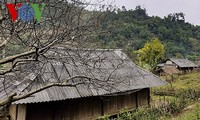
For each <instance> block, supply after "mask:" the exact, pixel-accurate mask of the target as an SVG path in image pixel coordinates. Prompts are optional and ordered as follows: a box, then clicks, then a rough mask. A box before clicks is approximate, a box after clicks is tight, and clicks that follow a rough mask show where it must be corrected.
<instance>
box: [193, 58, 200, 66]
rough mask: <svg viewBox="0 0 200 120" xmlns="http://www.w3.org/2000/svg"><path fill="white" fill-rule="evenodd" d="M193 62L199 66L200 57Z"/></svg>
mask: <svg viewBox="0 0 200 120" xmlns="http://www.w3.org/2000/svg"><path fill="white" fill-rule="evenodd" d="M194 63H195V64H197V65H198V66H199V67H200V59H199V60H196V61H195V62H194Z"/></svg>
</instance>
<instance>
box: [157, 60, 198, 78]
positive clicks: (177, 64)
mask: <svg viewBox="0 0 200 120" xmlns="http://www.w3.org/2000/svg"><path fill="white" fill-rule="evenodd" d="M196 68H199V66H198V65H197V64H195V63H194V62H192V61H190V60H188V59H177V58H170V59H167V60H166V61H165V63H162V64H158V65H157V71H159V73H160V74H161V75H162V74H165V73H166V74H168V75H172V74H179V73H180V74H183V73H187V72H191V71H193V70H195V69H196Z"/></svg>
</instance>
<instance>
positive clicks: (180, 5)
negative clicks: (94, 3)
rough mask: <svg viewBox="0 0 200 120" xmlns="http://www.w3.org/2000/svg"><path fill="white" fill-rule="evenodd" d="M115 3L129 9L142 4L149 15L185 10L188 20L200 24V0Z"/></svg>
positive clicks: (119, 1) (146, 0)
mask: <svg viewBox="0 0 200 120" xmlns="http://www.w3.org/2000/svg"><path fill="white" fill-rule="evenodd" d="M105 1H109V3H110V2H111V0H105ZM106 3H107V2H106ZM114 4H116V5H117V6H118V7H121V6H125V7H126V8H127V9H135V7H136V6H137V5H141V6H143V7H145V8H146V10H147V13H148V15H150V16H152V15H154V16H160V17H162V18H163V16H167V15H168V14H170V13H176V12H183V13H184V14H185V19H186V21H187V22H190V23H192V24H194V25H200V0H115V3H114Z"/></svg>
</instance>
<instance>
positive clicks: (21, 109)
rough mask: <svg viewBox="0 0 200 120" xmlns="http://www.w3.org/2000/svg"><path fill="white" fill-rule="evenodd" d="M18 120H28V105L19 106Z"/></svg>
mask: <svg viewBox="0 0 200 120" xmlns="http://www.w3.org/2000/svg"><path fill="white" fill-rule="evenodd" d="M17 114H18V115H17V120H26V105H24V104H23V105H18V111H17Z"/></svg>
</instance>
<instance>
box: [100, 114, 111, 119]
mask: <svg viewBox="0 0 200 120" xmlns="http://www.w3.org/2000/svg"><path fill="white" fill-rule="evenodd" d="M109 117H110V116H109V115H104V116H100V117H99V118H98V120H110V118H109Z"/></svg>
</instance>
